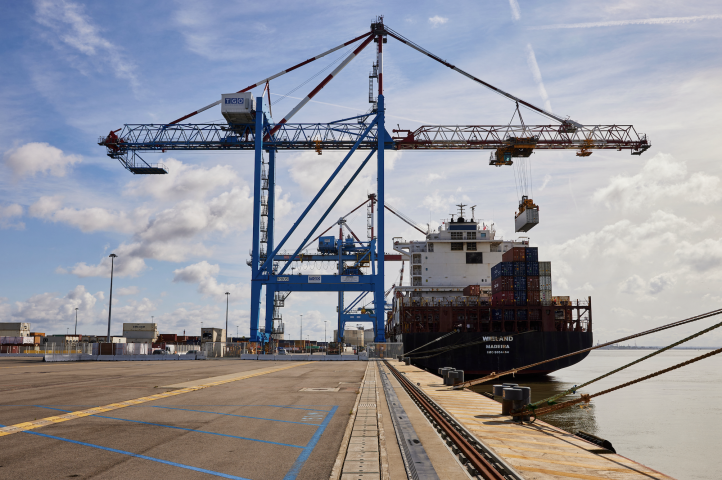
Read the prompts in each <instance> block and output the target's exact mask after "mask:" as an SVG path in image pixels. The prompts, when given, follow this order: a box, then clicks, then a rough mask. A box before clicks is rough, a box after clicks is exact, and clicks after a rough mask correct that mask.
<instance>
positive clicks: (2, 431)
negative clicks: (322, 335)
mask: <svg viewBox="0 0 722 480" xmlns="http://www.w3.org/2000/svg"><path fill="white" fill-rule="evenodd" d="M309 363H311V362H303V363H295V364H294V365H288V366H285V367H279V368H275V369H272V370H266V371H263V372H256V373H251V374H248V375H243V376H239V377H236V378H231V379H228V380H221V381H217V382H211V383H206V384H203V385H197V386H195V387H187V388H181V389H178V390H172V391H169V392H163V393H156V394H155V395H149V396H147V397H141V398H136V399H133V400H126V401H123V402H117V403H111V404H109V405H104V406H102V407H94V408H88V409H86V410H80V411H77V412H70V413H66V414H63V415H55V416H52V417H46V418H42V419H40V420H35V421H32V422H23V423H18V424H15V425H10V426H7V427H2V428H0V437H4V436H6V435H12V434H13V433H18V432H24V431H26V430H33V429H35V428H39V427H43V426H45V425H50V424H52V423H61V422H67V421H68V420H73V419H76V418H82V417H89V416H91V415H97V414H98V413H103V412H109V411H111V410H117V409H119V408H123V407H128V406H130V405H137V404H139V403H147V402H153V401H156V400H162V399H164V398H168V397H174V396H176V395H182V394H184V393H190V392H195V391H197V390H202V389H204V388H209V387H215V386H217V385H223V384H224V383H230V382H236V381H238V380H244V379H247V378H252V377H257V376H259V375H266V374H267V373H274V372H280V371H281V370H288V369H289V368H295V367H300V366H302V365H307V364H309Z"/></svg>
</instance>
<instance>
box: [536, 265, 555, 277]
mask: <svg viewBox="0 0 722 480" xmlns="http://www.w3.org/2000/svg"><path fill="white" fill-rule="evenodd" d="M551 275H552V262H539V276H542V277H551Z"/></svg>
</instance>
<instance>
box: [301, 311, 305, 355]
mask: <svg viewBox="0 0 722 480" xmlns="http://www.w3.org/2000/svg"><path fill="white" fill-rule="evenodd" d="M301 346H303V314H301ZM304 350H305V349H304Z"/></svg>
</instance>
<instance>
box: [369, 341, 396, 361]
mask: <svg viewBox="0 0 722 480" xmlns="http://www.w3.org/2000/svg"><path fill="white" fill-rule="evenodd" d="M366 352H368V356H369V358H396V357H397V356H398V355H403V354H404V344H403V343H401V342H399V343H369V344H367V345H366Z"/></svg>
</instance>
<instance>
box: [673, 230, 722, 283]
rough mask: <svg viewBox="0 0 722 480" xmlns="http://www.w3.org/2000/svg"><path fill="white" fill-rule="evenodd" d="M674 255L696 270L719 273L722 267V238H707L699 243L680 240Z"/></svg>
mask: <svg viewBox="0 0 722 480" xmlns="http://www.w3.org/2000/svg"><path fill="white" fill-rule="evenodd" d="M674 256H675V257H676V258H677V259H679V261H680V263H681V264H682V265H683V266H684V267H687V268H690V269H692V270H694V271H695V272H700V273H704V272H708V273H717V274H718V275H719V273H718V272H719V269H720V267H722V239H711V238H706V239H704V240H702V241H700V242H697V243H691V242H689V241H686V240H685V241H683V242H680V244H679V248H678V249H676V250H675V252H674Z"/></svg>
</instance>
